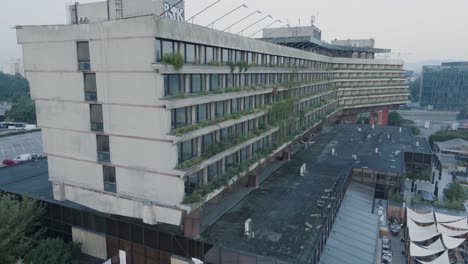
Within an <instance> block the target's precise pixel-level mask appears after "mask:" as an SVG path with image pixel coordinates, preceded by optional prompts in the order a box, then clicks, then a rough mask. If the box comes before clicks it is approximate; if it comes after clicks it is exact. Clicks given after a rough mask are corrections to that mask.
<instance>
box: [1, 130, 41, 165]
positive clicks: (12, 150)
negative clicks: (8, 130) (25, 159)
mask: <svg viewBox="0 0 468 264" xmlns="http://www.w3.org/2000/svg"><path fill="white" fill-rule="evenodd" d="M42 151H43V150H42V138H41V132H34V133H28V134H22V135H16V136H10V137H3V138H0V160H2V161H3V160H4V159H7V158H13V157H15V156H18V155H21V154H27V153H42Z"/></svg>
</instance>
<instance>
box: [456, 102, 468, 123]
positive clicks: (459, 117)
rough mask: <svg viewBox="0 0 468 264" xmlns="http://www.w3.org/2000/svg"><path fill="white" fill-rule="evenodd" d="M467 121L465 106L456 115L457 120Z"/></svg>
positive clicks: (467, 109)
mask: <svg viewBox="0 0 468 264" xmlns="http://www.w3.org/2000/svg"><path fill="white" fill-rule="evenodd" d="M462 119H468V108H467V106H466V105H465V106H463V108H462V109H461V110H460V112H459V113H458V114H457V120H462Z"/></svg>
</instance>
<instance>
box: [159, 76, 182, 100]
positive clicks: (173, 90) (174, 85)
mask: <svg viewBox="0 0 468 264" xmlns="http://www.w3.org/2000/svg"><path fill="white" fill-rule="evenodd" d="M182 93H185V84H184V76H183V75H182V74H169V75H164V94H165V95H166V96H173V95H178V94H182Z"/></svg>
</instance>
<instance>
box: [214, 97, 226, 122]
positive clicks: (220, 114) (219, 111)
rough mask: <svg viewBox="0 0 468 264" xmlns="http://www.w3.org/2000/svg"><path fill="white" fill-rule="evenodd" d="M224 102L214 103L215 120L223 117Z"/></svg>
mask: <svg viewBox="0 0 468 264" xmlns="http://www.w3.org/2000/svg"><path fill="white" fill-rule="evenodd" d="M225 109H226V102H225V101H221V102H216V118H220V117H223V116H224V114H225Z"/></svg>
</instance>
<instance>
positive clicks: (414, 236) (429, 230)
mask: <svg viewBox="0 0 468 264" xmlns="http://www.w3.org/2000/svg"><path fill="white" fill-rule="evenodd" d="M407 225H408V232H409V237H410V240H411V241H416V242H420V241H426V240H428V239H431V238H433V237H435V236H438V235H439V232H438V231H437V228H436V225H435V224H432V225H429V226H426V227H422V226H418V225H417V224H416V223H415V222H414V221H413V220H411V219H408V223H407Z"/></svg>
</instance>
